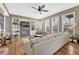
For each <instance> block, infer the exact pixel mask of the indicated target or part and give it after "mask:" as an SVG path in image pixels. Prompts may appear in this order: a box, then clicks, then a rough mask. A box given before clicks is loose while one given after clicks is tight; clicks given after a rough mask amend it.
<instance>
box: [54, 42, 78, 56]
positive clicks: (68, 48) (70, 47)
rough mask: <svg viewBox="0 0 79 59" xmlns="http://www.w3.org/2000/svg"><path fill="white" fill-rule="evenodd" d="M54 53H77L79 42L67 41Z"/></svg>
mask: <svg viewBox="0 0 79 59" xmlns="http://www.w3.org/2000/svg"><path fill="white" fill-rule="evenodd" d="M54 55H79V44H78V43H72V42H68V43H67V44H66V45H65V46H63V47H62V48H61V49H59V50H58V51H57V52H56V53H55V54H54Z"/></svg>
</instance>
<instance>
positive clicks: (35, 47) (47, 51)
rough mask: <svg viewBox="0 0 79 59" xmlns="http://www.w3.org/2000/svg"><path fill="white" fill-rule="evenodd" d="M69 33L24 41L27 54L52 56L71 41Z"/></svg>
mask: <svg viewBox="0 0 79 59" xmlns="http://www.w3.org/2000/svg"><path fill="white" fill-rule="evenodd" d="M68 36H69V34H68V32H59V33H56V34H49V35H46V36H43V37H36V38H33V39H29V40H26V39H23V41H24V43H25V46H26V53H27V54H32V55H52V54H54V53H55V52H56V51H58V50H59V49H60V48H61V47H63V46H64V45H65V44H66V43H67V42H68V41H69V37H68Z"/></svg>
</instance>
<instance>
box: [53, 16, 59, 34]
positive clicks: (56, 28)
mask: <svg viewBox="0 0 79 59" xmlns="http://www.w3.org/2000/svg"><path fill="white" fill-rule="evenodd" d="M52 32H53V33H57V32H59V17H58V16H57V17H53V18H52Z"/></svg>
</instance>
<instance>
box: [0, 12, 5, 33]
mask: <svg viewBox="0 0 79 59" xmlns="http://www.w3.org/2000/svg"><path fill="white" fill-rule="evenodd" d="M0 32H4V16H3V15H2V14H1V13H0Z"/></svg>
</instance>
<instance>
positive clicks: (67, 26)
mask: <svg viewBox="0 0 79 59" xmlns="http://www.w3.org/2000/svg"><path fill="white" fill-rule="evenodd" d="M63 20H64V22H63V23H64V31H68V32H69V33H70V34H74V27H75V21H74V13H69V14H66V15H64V16H63Z"/></svg>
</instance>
